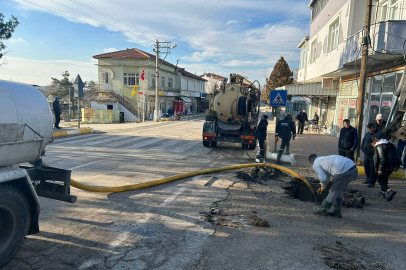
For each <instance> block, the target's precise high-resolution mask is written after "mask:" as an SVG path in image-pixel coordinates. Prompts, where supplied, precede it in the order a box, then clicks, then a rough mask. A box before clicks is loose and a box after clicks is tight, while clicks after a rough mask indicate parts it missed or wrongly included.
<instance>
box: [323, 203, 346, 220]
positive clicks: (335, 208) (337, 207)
mask: <svg viewBox="0 0 406 270" xmlns="http://www.w3.org/2000/svg"><path fill="white" fill-rule="evenodd" d="M342 208H343V199H342V198H337V199H336V201H335V202H334V204H333V210H330V211H327V212H328V214H329V215H330V216H335V217H336V218H341V217H342V216H341V209H342Z"/></svg>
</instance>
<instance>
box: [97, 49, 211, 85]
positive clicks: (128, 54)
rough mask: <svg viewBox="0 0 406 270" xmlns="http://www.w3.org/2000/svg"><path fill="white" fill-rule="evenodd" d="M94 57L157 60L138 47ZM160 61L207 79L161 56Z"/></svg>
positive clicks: (191, 75) (181, 71)
mask: <svg viewBox="0 0 406 270" xmlns="http://www.w3.org/2000/svg"><path fill="white" fill-rule="evenodd" d="M93 58H94V59H106V58H120V59H151V60H153V61H156V60H155V59H156V56H155V55H153V54H150V53H147V52H144V51H141V50H139V49H137V48H133V49H128V48H127V50H122V51H117V52H110V53H103V54H98V55H94V56H93ZM159 62H160V63H162V64H164V65H167V66H170V67H173V68H178V69H179V72H180V73H182V75H184V76H187V77H191V78H194V79H196V80H200V81H206V80H205V79H203V78H200V77H199V76H197V75H194V74H193V73H190V72H188V71H186V70H185V69H184V68H179V67H176V66H175V65H173V64H171V63H169V62H166V61H164V60H162V59H161V58H160V59H159Z"/></svg>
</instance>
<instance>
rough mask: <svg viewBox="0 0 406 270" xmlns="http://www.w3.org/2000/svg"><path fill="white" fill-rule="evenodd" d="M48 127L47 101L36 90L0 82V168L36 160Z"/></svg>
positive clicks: (48, 136)
mask: <svg viewBox="0 0 406 270" xmlns="http://www.w3.org/2000/svg"><path fill="white" fill-rule="evenodd" d="M52 124H53V118H52V112H51V108H50V106H49V104H48V101H47V100H46V99H45V97H44V96H43V95H42V94H41V93H40V92H39V91H38V90H37V89H36V88H34V87H32V86H29V85H26V84H22V83H16V82H10V81H3V80H0V167H1V166H7V165H12V164H18V163H23V162H34V161H36V160H38V159H39V158H40V157H41V153H42V152H43V150H44V149H45V146H46V145H47V144H48V142H49V141H50V139H51V138H52Z"/></svg>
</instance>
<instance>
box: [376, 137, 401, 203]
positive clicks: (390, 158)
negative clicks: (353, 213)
mask: <svg viewBox="0 0 406 270" xmlns="http://www.w3.org/2000/svg"><path fill="white" fill-rule="evenodd" d="M372 146H373V147H374V165H375V171H376V172H377V173H378V183H379V185H380V186H381V194H382V197H383V198H385V199H386V200H387V201H391V200H392V199H393V197H394V196H395V195H396V192H395V191H393V190H392V189H390V188H389V186H388V178H389V175H390V174H391V173H392V172H394V171H397V169H398V168H399V166H400V165H401V164H402V161H401V160H400V157H399V155H398V152H397V150H396V147H395V146H394V145H393V144H391V143H390V142H388V140H385V139H376V140H374V141H373V142H372Z"/></svg>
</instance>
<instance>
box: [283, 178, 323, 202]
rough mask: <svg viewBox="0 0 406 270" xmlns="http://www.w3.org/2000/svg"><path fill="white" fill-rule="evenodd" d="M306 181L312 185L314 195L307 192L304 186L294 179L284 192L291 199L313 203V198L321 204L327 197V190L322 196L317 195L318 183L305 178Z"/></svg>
mask: <svg viewBox="0 0 406 270" xmlns="http://www.w3.org/2000/svg"><path fill="white" fill-rule="evenodd" d="M306 180H307V181H309V183H310V184H311V185H312V187H313V190H314V195H313V194H312V193H311V192H310V191H309V189H308V188H307V186H306V184H305V183H303V182H302V181H300V180H299V179H297V178H294V179H293V180H292V181H291V182H290V183H289V184H290V185H289V186H288V187H285V189H286V192H287V193H289V194H290V195H291V196H292V197H293V198H295V199H298V200H300V201H305V202H313V201H314V199H313V198H314V197H315V198H316V199H317V202H322V201H323V200H324V199H325V198H326V197H327V195H328V191H329V188H326V189H325V190H324V191H323V193H322V194H317V190H318V189H319V188H320V182H319V181H317V180H316V179H314V178H313V177H306Z"/></svg>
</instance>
